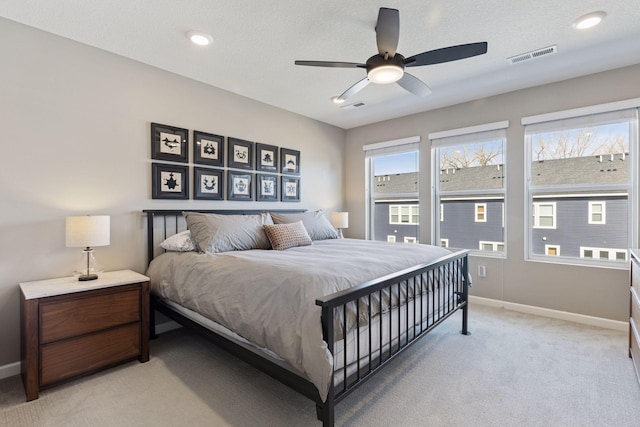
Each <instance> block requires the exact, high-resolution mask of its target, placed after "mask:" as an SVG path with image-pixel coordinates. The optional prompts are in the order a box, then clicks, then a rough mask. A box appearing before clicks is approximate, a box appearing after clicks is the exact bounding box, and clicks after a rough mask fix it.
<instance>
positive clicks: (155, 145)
mask: <svg viewBox="0 0 640 427" xmlns="http://www.w3.org/2000/svg"><path fill="white" fill-rule="evenodd" d="M151 158H152V159H156V160H168V161H171V162H183V163H187V162H188V161H189V131H188V130H187V129H183V128H177V127H174V126H167V125H161V124H158V123H151Z"/></svg>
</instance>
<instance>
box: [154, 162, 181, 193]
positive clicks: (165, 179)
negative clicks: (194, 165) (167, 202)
mask: <svg viewBox="0 0 640 427" xmlns="http://www.w3.org/2000/svg"><path fill="white" fill-rule="evenodd" d="M151 198H153V199H176V200H185V199H188V198H189V167H188V166H181V165H170V164H165V163H152V164H151Z"/></svg>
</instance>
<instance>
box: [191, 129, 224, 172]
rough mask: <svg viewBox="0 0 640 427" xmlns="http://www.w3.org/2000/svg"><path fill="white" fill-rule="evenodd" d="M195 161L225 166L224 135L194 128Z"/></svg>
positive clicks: (202, 163)
mask: <svg viewBox="0 0 640 427" xmlns="http://www.w3.org/2000/svg"><path fill="white" fill-rule="evenodd" d="M193 163H199V164H201V165H210V166H224V136H220V135H214V134H212V133H206V132H200V131H199V130H194V131H193Z"/></svg>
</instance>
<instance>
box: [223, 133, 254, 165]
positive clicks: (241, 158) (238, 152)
mask: <svg viewBox="0 0 640 427" xmlns="http://www.w3.org/2000/svg"><path fill="white" fill-rule="evenodd" d="M227 145H228V150H227V157H228V161H227V166H228V167H230V168H234V169H249V170H253V142H251V141H245V140H243V139H238V138H231V137H229V138H227Z"/></svg>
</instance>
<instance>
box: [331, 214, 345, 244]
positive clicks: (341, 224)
mask: <svg viewBox="0 0 640 427" xmlns="http://www.w3.org/2000/svg"><path fill="white" fill-rule="evenodd" d="M331 225H333V226H334V227H335V228H336V230H338V236H340V238H341V239H342V238H344V236H343V235H342V229H343V228H349V212H332V213H331Z"/></svg>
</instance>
